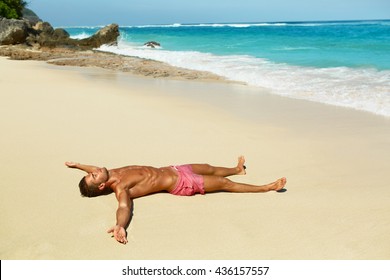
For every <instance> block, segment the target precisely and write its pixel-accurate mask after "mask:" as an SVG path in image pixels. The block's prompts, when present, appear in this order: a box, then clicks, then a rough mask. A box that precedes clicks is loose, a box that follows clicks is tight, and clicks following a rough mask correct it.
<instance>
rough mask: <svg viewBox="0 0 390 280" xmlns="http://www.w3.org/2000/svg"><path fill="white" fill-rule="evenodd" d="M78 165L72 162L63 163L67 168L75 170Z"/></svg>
mask: <svg viewBox="0 0 390 280" xmlns="http://www.w3.org/2000/svg"><path fill="white" fill-rule="evenodd" d="M78 164H79V163H77V162H73V161H67V162H65V165H66V166H67V167H70V168H77V165H78Z"/></svg>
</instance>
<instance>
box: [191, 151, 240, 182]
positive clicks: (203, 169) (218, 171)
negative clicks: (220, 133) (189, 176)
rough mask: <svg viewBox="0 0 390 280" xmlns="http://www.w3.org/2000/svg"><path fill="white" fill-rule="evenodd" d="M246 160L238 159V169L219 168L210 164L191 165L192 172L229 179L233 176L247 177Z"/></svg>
mask: <svg viewBox="0 0 390 280" xmlns="http://www.w3.org/2000/svg"><path fill="white" fill-rule="evenodd" d="M244 164H245V158H244V157H243V156H241V157H239V158H238V163H237V166H236V167H232V168H228V167H217V166H212V165H209V164H191V167H192V172H194V173H195V174H198V175H208V176H221V177H227V176H231V175H245V174H246V172H245V166H244Z"/></svg>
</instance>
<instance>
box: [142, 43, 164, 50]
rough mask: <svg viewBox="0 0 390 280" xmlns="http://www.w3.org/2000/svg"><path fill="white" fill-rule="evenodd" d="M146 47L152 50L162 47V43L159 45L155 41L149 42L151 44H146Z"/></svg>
mask: <svg viewBox="0 0 390 280" xmlns="http://www.w3.org/2000/svg"><path fill="white" fill-rule="evenodd" d="M144 46H146V47H150V48H153V49H154V48H155V47H160V46H161V45H160V43H158V42H155V41H149V42H146V43H145V44H144Z"/></svg>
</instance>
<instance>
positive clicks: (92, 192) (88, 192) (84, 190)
mask: <svg viewBox="0 0 390 280" xmlns="http://www.w3.org/2000/svg"><path fill="white" fill-rule="evenodd" d="M79 188H80V193H81V196H84V197H96V196H99V195H107V194H110V193H112V192H113V190H112V189H111V188H104V189H103V190H99V186H95V185H88V184H87V181H86V180H85V177H83V178H82V179H81V181H80V183H79Z"/></svg>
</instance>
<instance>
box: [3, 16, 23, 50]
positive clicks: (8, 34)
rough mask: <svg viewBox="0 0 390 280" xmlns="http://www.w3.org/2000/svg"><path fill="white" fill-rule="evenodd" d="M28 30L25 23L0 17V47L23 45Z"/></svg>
mask: <svg viewBox="0 0 390 280" xmlns="http://www.w3.org/2000/svg"><path fill="white" fill-rule="evenodd" d="M28 29H29V25H28V22H27V21H24V20H17V19H6V18H2V17H0V45H15V44H23V43H25V41H26V38H27V36H28Z"/></svg>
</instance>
